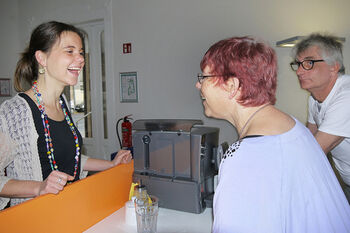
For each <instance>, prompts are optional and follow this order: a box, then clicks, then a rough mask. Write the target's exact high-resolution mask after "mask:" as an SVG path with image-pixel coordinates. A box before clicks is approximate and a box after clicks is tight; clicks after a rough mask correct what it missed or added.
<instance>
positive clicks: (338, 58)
mask: <svg viewBox="0 0 350 233" xmlns="http://www.w3.org/2000/svg"><path fill="white" fill-rule="evenodd" d="M313 46H317V47H318V48H319V49H320V50H321V53H322V54H321V55H322V58H323V59H324V60H325V62H326V63H327V64H329V65H334V64H336V63H338V64H339V65H340V69H339V71H338V75H343V74H345V67H344V64H343V52H342V50H343V44H342V43H341V42H339V41H338V40H337V38H336V37H335V36H332V35H326V34H323V35H322V34H320V33H312V34H311V35H309V36H308V37H306V38H305V39H303V40H301V41H300V42H299V43H297V44H296V45H295V47H294V48H293V50H292V57H293V58H294V59H295V58H296V56H298V55H299V54H300V53H302V52H304V51H305V50H307V49H308V48H310V47H313Z"/></svg>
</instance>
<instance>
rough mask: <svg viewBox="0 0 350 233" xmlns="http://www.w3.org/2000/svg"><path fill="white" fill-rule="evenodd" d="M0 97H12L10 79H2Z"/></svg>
mask: <svg viewBox="0 0 350 233" xmlns="http://www.w3.org/2000/svg"><path fill="white" fill-rule="evenodd" d="M0 96H11V85H10V79H9V78H0Z"/></svg>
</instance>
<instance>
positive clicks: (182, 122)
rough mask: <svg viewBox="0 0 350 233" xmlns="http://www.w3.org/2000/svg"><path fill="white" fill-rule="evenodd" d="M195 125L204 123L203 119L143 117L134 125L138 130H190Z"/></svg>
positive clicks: (134, 128)
mask: <svg viewBox="0 0 350 233" xmlns="http://www.w3.org/2000/svg"><path fill="white" fill-rule="evenodd" d="M194 125H203V121H202V120H191V119H142V120H136V121H134V123H133V126H132V127H133V130H136V131H180V132H190V131H191V129H192V127H193V126H194Z"/></svg>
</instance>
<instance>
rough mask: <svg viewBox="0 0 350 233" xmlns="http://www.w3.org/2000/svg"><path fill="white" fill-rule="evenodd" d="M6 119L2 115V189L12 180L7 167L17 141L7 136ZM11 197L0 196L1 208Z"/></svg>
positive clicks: (0, 186)
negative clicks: (6, 173)
mask: <svg viewBox="0 0 350 233" xmlns="http://www.w3.org/2000/svg"><path fill="white" fill-rule="evenodd" d="M4 123H5V121H4V120H3V116H2V115H0V142H1V143H0V190H2V189H3V187H4V185H5V184H6V183H7V182H8V181H9V180H10V178H9V177H7V176H6V175H5V169H6V167H7V166H8V165H9V164H10V163H11V162H12V161H13V158H14V154H15V149H16V143H15V142H14V141H13V140H12V139H11V138H10V137H8V136H7V134H6V132H5V127H4ZM9 200H10V198H2V197H1V198H0V209H3V208H4V207H5V206H6V204H7V203H8V202H9Z"/></svg>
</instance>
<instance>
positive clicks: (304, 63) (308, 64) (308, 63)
mask: <svg viewBox="0 0 350 233" xmlns="http://www.w3.org/2000/svg"><path fill="white" fill-rule="evenodd" d="M323 61H324V60H304V61H293V62H291V63H290V67H291V68H292V70H294V71H297V70H298V69H299V66H300V65H301V66H302V67H303V69H304V70H311V69H312V68H313V67H314V64H315V62H323Z"/></svg>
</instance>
